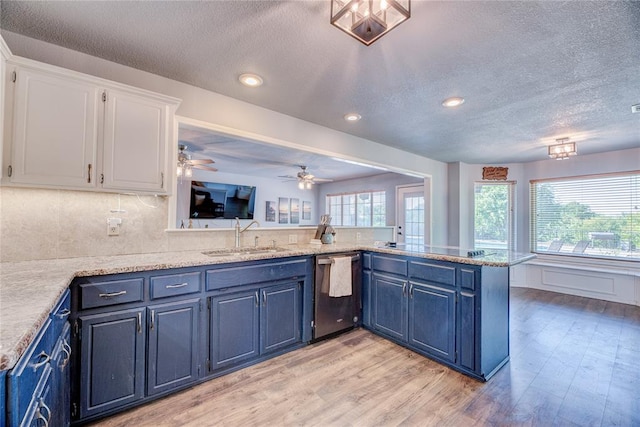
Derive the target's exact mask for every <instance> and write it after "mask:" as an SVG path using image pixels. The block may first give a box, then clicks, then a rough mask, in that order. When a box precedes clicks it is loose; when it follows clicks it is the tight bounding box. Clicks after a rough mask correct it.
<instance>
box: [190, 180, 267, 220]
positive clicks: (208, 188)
mask: <svg viewBox="0 0 640 427" xmlns="http://www.w3.org/2000/svg"><path fill="white" fill-rule="evenodd" d="M255 204H256V187H252V186H249V185H234V184H222V183H217V182H203V181H191V203H190V206H189V218H198V219H216V218H219V219H234V218H236V217H237V218H240V219H253V214H254V207H255Z"/></svg>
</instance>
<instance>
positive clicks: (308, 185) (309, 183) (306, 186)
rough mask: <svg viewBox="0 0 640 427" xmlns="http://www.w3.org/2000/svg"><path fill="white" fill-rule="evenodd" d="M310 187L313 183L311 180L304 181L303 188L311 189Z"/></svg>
mask: <svg viewBox="0 0 640 427" xmlns="http://www.w3.org/2000/svg"><path fill="white" fill-rule="evenodd" d="M311 187H313V183H312V182H311V181H307V183H306V185H305V188H306V189H307V190H311Z"/></svg>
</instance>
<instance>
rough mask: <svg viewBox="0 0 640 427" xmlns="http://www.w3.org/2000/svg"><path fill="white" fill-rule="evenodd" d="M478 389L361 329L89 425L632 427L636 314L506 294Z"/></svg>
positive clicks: (583, 301)
mask: <svg viewBox="0 0 640 427" xmlns="http://www.w3.org/2000/svg"><path fill="white" fill-rule="evenodd" d="M510 328H511V349H510V351H511V361H510V362H509V363H508V364H507V365H506V366H505V367H503V368H502V369H501V370H500V371H499V372H498V373H497V374H496V376H495V377H494V378H493V379H491V380H490V381H489V382H487V383H481V382H478V381H475V380H472V379H470V378H467V377H465V376H464V375H461V374H459V373H457V372H455V371H452V370H450V369H448V368H446V367H444V366H442V365H439V364H438V363H435V362H432V361H430V360H429V359H426V358H424V357H422V356H420V355H418V354H415V353H413V352H411V351H409V350H407V349H404V348H402V347H400V346H397V345H395V344H392V343H391V342H389V341H387V340H385V339H383V338H380V337H377V336H376V335H373V334H371V333H370V332H368V331H365V330H362V329H359V330H355V331H352V332H350V333H348V334H344V335H342V336H340V337H338V338H335V339H333V340H330V341H325V342H322V343H318V344H315V345H311V346H308V347H305V348H303V349H301V350H297V351H295V352H292V353H289V354H286V355H283V356H280V357H278V358H275V359H272V360H270V361H267V362H264V363H261V364H259V365H256V366H253V367H250V368H247V369H244V370H242V371H238V372H235V373H233V374H230V375H227V376H224V377H221V378H217V379H214V380H212V381H209V382H207V383H205V384H201V385H198V386H196V387H193V388H191V389H189V390H186V391H184V392H181V393H179V394H177V395H174V396H170V397H167V398H164V399H162V400H159V401H156V402H152V403H150V404H148V405H145V406H142V407H139V408H135V409H132V410H130V411H127V412H124V413H122V414H119V415H116V416H113V417H111V418H108V419H106V420H102V421H101V422H99V423H96V424H94V425H95V426H102V427H116V426H396V425H407V426H414V425H415V426H473V425H479V426H483V425H489V426H574V425H575V426H640V307H635V306H630V305H624V304H616V303H610V302H606V301H600V300H594V299H589V298H581V297H574V296H569V295H562V294H556V293H552V292H545V291H538V290H532V289H521V288H514V289H512V292H511V323H510Z"/></svg>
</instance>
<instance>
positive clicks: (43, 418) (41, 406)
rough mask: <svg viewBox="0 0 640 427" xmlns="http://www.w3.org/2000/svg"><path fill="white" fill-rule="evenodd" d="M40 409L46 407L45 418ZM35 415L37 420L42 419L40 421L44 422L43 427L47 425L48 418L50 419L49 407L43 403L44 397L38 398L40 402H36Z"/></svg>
mask: <svg viewBox="0 0 640 427" xmlns="http://www.w3.org/2000/svg"><path fill="white" fill-rule="evenodd" d="M42 409H46V410H47V416H46V418H45V416H44V415H43V414H42ZM36 414H37V416H36V418H37V419H39V420H42V422H43V423H44V426H45V427H49V420H51V409H49V407H48V406H47V405H46V404H45V403H44V398H42V397H41V398H40V403H38V410H37V412H36Z"/></svg>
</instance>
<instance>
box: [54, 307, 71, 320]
mask: <svg viewBox="0 0 640 427" xmlns="http://www.w3.org/2000/svg"><path fill="white" fill-rule="evenodd" d="M70 314H71V310H69V309H68V308H65V309H64V310H62V311H61V312H60V313H58V314H56V317H58V318H59V319H66V318H67V317H69V315H70Z"/></svg>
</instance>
